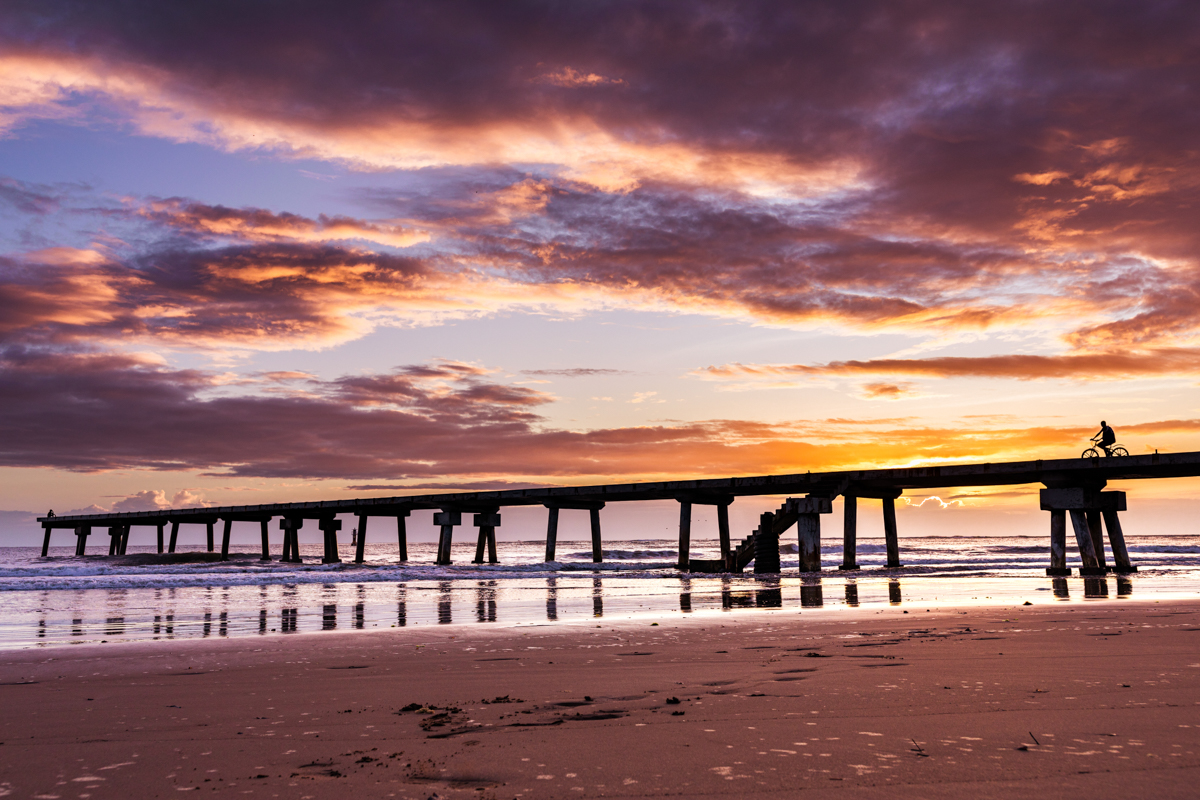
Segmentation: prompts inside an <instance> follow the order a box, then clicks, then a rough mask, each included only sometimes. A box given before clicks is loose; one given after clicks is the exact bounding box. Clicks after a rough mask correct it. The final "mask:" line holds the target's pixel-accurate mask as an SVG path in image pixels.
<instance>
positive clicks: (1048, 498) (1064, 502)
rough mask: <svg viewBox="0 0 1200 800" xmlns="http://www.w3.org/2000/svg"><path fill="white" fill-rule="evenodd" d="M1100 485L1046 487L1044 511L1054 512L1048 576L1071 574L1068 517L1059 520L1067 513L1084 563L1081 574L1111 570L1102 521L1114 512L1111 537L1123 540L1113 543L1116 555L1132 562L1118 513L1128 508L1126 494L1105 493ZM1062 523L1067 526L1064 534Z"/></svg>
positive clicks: (1043, 499)
mask: <svg viewBox="0 0 1200 800" xmlns="http://www.w3.org/2000/svg"><path fill="white" fill-rule="evenodd" d="M1102 485H1103V484H1101V486H1102ZM1100 488H1101V487H1097V486H1095V485H1093V486H1090V487H1087V486H1055V487H1048V488H1045V489H1042V491H1041V494H1040V504H1041V507H1042V510H1043V511H1049V512H1050V567H1049V569H1047V570H1046V573H1047V574H1048V575H1069V574H1070V573H1071V571H1070V569H1069V568H1068V567H1067V564H1066V531H1065V528H1066V524H1065V520H1064V521H1063V522H1061V523H1060V522H1059V521H1058V519H1059V518H1061V517H1062V515H1064V514H1065V513H1069V514H1070V515H1071V528H1072V529H1073V530H1074V531H1075V543H1076V544H1077V545H1078V547H1079V559H1080V561H1081V562H1083V565H1082V566H1081V567H1080V569H1079V574H1080V575H1104V574H1105V573H1106V572H1107V571H1108V570H1107V568H1106V565H1105V560H1104V528H1103V526H1102V522H1101V520H1102V519H1103V518H1106V517H1107V515H1110V514H1111V516H1112V523H1110V524H1109V525H1108V528H1109V540H1110V542H1115V541H1116V540H1119V541H1120V544H1119V545H1117V544H1113V558H1114V559H1123V560H1124V561H1125V562H1126V563H1128V560H1129V554H1128V552H1126V551H1125V537H1124V536H1123V535H1122V534H1121V524H1120V522H1118V521H1117V512H1118V511H1124V510H1125V493H1124V492H1102V491H1100ZM1060 526H1061V528H1062V529H1063V530H1062V531H1061V533H1060V532H1059V528H1060ZM1114 526H1115V530H1116V531H1117V534H1116V538H1115V539H1114V537H1113V535H1112V531H1113V530H1114ZM1118 553H1120V555H1119V556H1118ZM1118 563H1119V562H1118Z"/></svg>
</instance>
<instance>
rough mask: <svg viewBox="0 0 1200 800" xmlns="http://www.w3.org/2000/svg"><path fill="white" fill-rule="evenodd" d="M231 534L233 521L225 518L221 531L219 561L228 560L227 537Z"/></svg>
mask: <svg viewBox="0 0 1200 800" xmlns="http://www.w3.org/2000/svg"><path fill="white" fill-rule="evenodd" d="M232 533H233V520H231V519H228V518H226V520H225V528H224V530H222V531H221V560H222V561H228V560H229V537H230V535H231V534H232Z"/></svg>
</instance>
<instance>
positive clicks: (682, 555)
mask: <svg viewBox="0 0 1200 800" xmlns="http://www.w3.org/2000/svg"><path fill="white" fill-rule="evenodd" d="M691 551H692V501H691V500H680V501H679V565H678V566H679V569H681V570H683V571H684V572H687V570H688V561H689V560H690V559H691V554H692V553H691Z"/></svg>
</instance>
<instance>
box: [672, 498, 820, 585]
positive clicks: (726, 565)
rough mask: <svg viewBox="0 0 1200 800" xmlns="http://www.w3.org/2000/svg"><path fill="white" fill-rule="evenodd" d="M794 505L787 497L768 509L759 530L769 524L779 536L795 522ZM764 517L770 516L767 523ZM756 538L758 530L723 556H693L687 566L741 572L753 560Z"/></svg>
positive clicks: (712, 570) (704, 569)
mask: <svg viewBox="0 0 1200 800" xmlns="http://www.w3.org/2000/svg"><path fill="white" fill-rule="evenodd" d="M795 505H796V503H795V498H792V497H789V498H788V499H787V500H786V501H784V503H783V505H781V506H780V507H779V509H778V510H777V511H775V512H770V511H768V512H766V513H765V514H763V518H762V519H761V520H760V522H759V530H761V529H762V526H763V525H765V524H770V526H771V533H772V534H773V535H774V536H776V537H778V536H781V535H782V534H783V533H784V532H786V531H787V529H788V528H790V527H792V526H793V525H795V524H796V517H797V516H798V514H797V513H796V510H795ZM766 517H770V518H771V519H770V522H769V523H768V522H767V520H766ZM757 538H758V530H756V531H753V532H752V533H751V534H750V535H749V536H747V537H746V538H745V539H742V541H740V542H738V544H737V546H736V547H734V548H733V552H732V553H730V554H729V555H728V556H726V557H725V558H708V559H704V558H693V559H690V560H689V563H688V568H689V570H690V571H691V572H707V573H724V572H741V571H742V570H744V569H746V567H747V566H749V565H750V562H751V561H753V560H754V542H755V540H756V539H757Z"/></svg>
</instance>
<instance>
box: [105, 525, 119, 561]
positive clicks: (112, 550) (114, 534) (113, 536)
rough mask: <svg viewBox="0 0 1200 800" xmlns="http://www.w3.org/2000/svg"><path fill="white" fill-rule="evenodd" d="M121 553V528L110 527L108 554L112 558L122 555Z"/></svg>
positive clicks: (117, 526)
mask: <svg viewBox="0 0 1200 800" xmlns="http://www.w3.org/2000/svg"><path fill="white" fill-rule="evenodd" d="M120 553H121V526H120V525H109V526H108V554H109V555H110V556H115V555H120Z"/></svg>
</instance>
